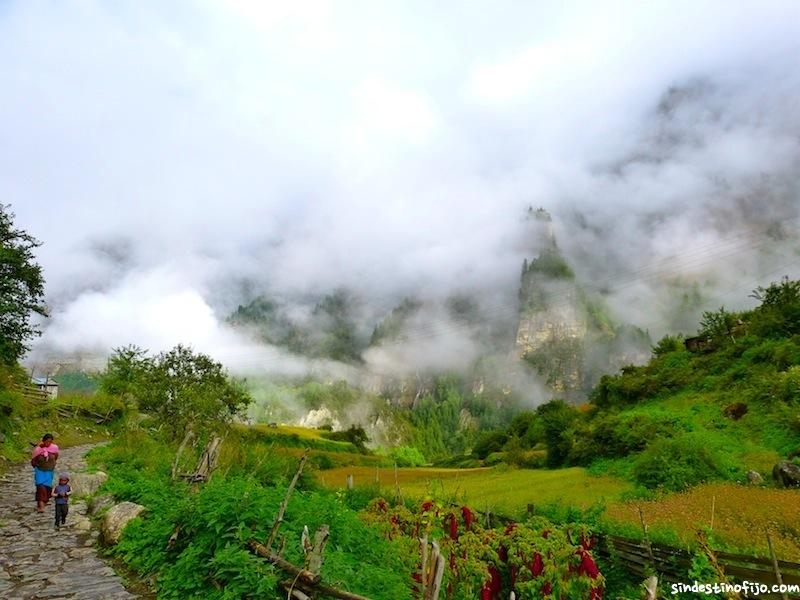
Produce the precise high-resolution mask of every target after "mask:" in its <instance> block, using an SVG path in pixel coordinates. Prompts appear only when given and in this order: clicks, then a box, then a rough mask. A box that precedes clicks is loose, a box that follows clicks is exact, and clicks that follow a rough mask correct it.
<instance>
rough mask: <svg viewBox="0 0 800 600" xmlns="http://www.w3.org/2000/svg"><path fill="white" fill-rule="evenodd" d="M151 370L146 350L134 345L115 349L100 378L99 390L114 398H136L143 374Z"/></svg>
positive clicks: (142, 381)
mask: <svg viewBox="0 0 800 600" xmlns="http://www.w3.org/2000/svg"><path fill="white" fill-rule="evenodd" d="M152 368H153V359H152V358H150V357H148V356H147V350H142V349H141V348H139V347H138V346H134V345H130V346H124V347H122V348H115V349H114V354H112V355H111V358H109V359H108V363H107V364H106V370H105V373H103V376H102V377H101V378H100V389H101V390H103V391H104V392H106V393H107V394H112V395H114V396H120V397H122V398H126V399H131V398H136V397H138V393H137V392H138V389H139V388H140V387H141V385H142V384H143V383H144V380H145V374H146V373H147V372H148V371H149V370H150V369H152Z"/></svg>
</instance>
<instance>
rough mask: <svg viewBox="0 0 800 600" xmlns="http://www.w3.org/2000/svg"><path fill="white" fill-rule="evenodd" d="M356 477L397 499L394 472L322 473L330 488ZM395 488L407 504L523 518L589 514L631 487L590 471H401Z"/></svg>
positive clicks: (354, 470)
mask: <svg viewBox="0 0 800 600" xmlns="http://www.w3.org/2000/svg"><path fill="white" fill-rule="evenodd" d="M348 475H353V480H354V484H355V485H356V486H369V485H375V482H376V479H377V480H378V483H379V485H380V487H381V488H386V493H387V494H388V495H392V494H394V485H395V472H394V469H375V468H370V467H345V468H339V469H330V470H327V471H321V472H320V473H319V475H318V478H319V480H320V483H322V484H323V485H325V486H327V487H334V488H341V487H344V486H345V481H346V478H347V476H348ZM397 483H398V484H399V486H400V491H401V493H402V494H403V495H404V496H405V497H408V498H423V497H426V496H436V497H440V498H444V499H453V500H455V501H457V502H463V503H465V504H468V505H470V506H472V507H474V508H475V509H477V510H484V509H486V507H487V506H488V508H489V509H490V510H491V511H493V512H496V513H497V514H501V515H504V516H508V517H519V516H521V515H522V514H523V513H525V512H526V511H527V506H528V504H533V505H534V506H535V505H537V504H538V505H540V506H543V505H551V504H555V503H558V504H560V505H563V506H574V507H578V508H584V509H585V508H589V507H591V506H593V505H596V504H599V503H607V502H613V501H617V500H620V499H621V498H622V496H623V494H625V493H626V492H630V491H632V490H633V485H632V484H630V483H628V482H626V481H623V480H621V479H617V478H614V477H604V476H598V477H595V476H592V475H590V474H589V473H588V472H587V471H586V469H583V468H580V467H572V468H569V469H558V470H553V471H549V470H538V469H533V470H532V469H513V468H508V467H492V468H481V469H435V468H421V469H398V470H397Z"/></svg>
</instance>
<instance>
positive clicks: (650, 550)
mask: <svg viewBox="0 0 800 600" xmlns="http://www.w3.org/2000/svg"><path fill="white" fill-rule="evenodd" d="M636 508H638V509H639V521H641V523H642V533H643V534H644V545H645V547H646V548H647V556H648V557H649V558H650V566H651V567H653V568H655V563H656V561H655V558H654V557H653V547H652V546H651V545H650V535H649V534H648V532H647V523H645V520H644V511H643V510H642V507H641V506H637V507H636Z"/></svg>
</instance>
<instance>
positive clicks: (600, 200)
mask: <svg viewBox="0 0 800 600" xmlns="http://www.w3.org/2000/svg"><path fill="white" fill-rule="evenodd" d="M799 10H800V9H799V8H798V5H797V4H796V3H794V2H789V1H785V2H779V1H772V2H743V3H737V4H736V6H735V7H733V6H731V5H730V4H729V3H721V2H709V3H702V5H698V4H697V3H688V2H677V3H676V2H669V3H667V2H654V3H641V4H635V3H634V4H625V3H616V2H603V3H595V2H591V3H589V2H572V3H561V4H559V5H558V6H555V5H543V4H541V3H538V4H537V3H529V4H528V5H520V4H519V3H515V2H510V1H508V2H500V3H497V4H495V5H493V7H492V10H491V11H487V10H486V8H485V6H480V5H478V4H475V5H473V4H469V3H465V4H463V6H460V8H459V10H458V11H453V10H452V9H451V8H448V7H447V6H445V5H436V6H432V5H430V4H429V3H427V4H426V3H422V2H419V3H415V2H411V3H408V2H398V3H380V4H375V5H369V6H365V5H364V4H363V3H349V2H343V3H338V2H337V3H329V2H312V3H303V4H302V5H301V6H297V7H295V6H291V7H287V6H286V5H285V4H281V3H276V2H268V3H261V2H249V1H242V0H237V1H230V2H210V1H208V2H202V3H198V4H193V5H165V4H163V3H156V2H137V3H133V4H128V5H125V4H113V5H110V4H108V3H102V2H91V1H90V2H84V3H80V4H79V5H75V6H67V5H53V4H51V3H46V2H38V1H30V2H27V1H26V2H22V1H17V2H7V3H5V4H4V5H3V7H2V8H0V85H2V89H3V90H4V93H3V94H2V95H0V135H2V138H3V139H4V140H7V141H8V142H9V143H6V144H3V145H0V198H1V199H2V201H4V202H11V203H12V205H13V209H14V210H15V212H16V213H17V219H18V224H19V225H20V226H22V227H24V228H25V229H27V230H29V231H30V232H31V233H33V234H34V235H36V236H37V237H39V238H41V239H42V240H43V241H44V242H45V244H44V246H43V247H42V248H41V249H40V252H39V259H40V261H41V263H42V264H43V265H44V267H45V274H46V277H47V282H48V288H47V289H48V302H49V303H50V304H51V306H52V307H53V309H54V310H53V313H54V316H53V318H52V319H51V320H50V322H49V323H48V324H47V331H46V333H45V336H44V338H43V339H42V340H41V343H40V347H41V351H42V352H45V351H46V349H48V348H58V349H59V351H61V352H69V351H70V349H75V350H78V349H81V348H84V347H86V346H87V345H91V346H92V348H93V350H92V351H100V350H102V349H103V348H105V349H106V351H107V349H108V348H110V347H112V346H118V345H122V344H125V343H129V342H137V341H140V343H142V344H144V345H147V346H150V347H151V349H153V350H160V349H164V347H166V346H168V345H170V344H173V343H175V341H184V342H187V343H193V344H195V345H196V346H198V347H202V348H209V349H210V350H209V351H211V352H212V353H219V354H222V353H223V352H222V350H221V348H224V347H235V346H238V347H240V348H241V349H240V350H235V351H234V350H231V351H230V352H229V353H228V356H230V357H233V356H234V355H237V356H239V357H241V356H246V357H250V356H254V355H255V356H259V355H258V352H259V351H258V350H257V348H254V347H253V346H251V345H250V344H251V342H249V341H247V340H242V339H241V338H240V337H237V334H234V333H232V332H230V331H228V330H227V328H226V327H225V326H224V325H222V324H221V320H222V318H223V317H224V316H225V315H226V314H227V312H228V311H230V310H231V309H232V308H235V306H236V305H237V304H238V303H239V302H241V301H243V300H244V299H246V298H248V297H251V296H252V295H253V294H256V293H261V292H264V293H269V294H271V295H276V296H278V297H280V298H282V299H285V300H286V301H288V302H290V303H296V304H297V305H298V306H308V305H309V304H313V297H314V296H316V295H319V294H321V293H325V292H329V291H331V290H333V289H336V288H338V287H340V286H344V287H347V288H349V289H352V290H354V291H355V292H356V293H357V295H358V296H359V297H361V298H362V299H363V301H364V302H365V303H366V305H367V306H368V307H370V310H369V311H365V314H367V313H369V314H370V315H372V316H371V317H370V318H374V317H375V315H378V314H380V313H381V311H384V310H388V309H389V308H391V306H393V305H394V304H396V303H397V302H399V300H400V299H401V298H403V297H405V296H413V295H416V296H422V297H432V298H434V299H439V300H441V299H442V298H445V297H447V296H448V295H451V294H454V293H465V292H466V293H469V294H470V295H472V296H473V297H475V298H476V299H478V301H479V302H480V303H482V304H484V305H485V306H487V307H489V308H491V307H493V309H491V310H488V309H487V313H486V314H489V315H495V316H496V317H497V318H501V319H505V318H508V315H509V314H511V313H513V310H514V302H515V294H516V285H517V281H518V276H519V267H520V264H521V262H522V259H523V258H524V257H526V256H527V257H530V254H531V252H532V251H533V248H535V241H534V240H532V239H530V236H531V230H530V229H528V228H527V226H526V225H525V223H524V222H523V220H522V218H521V217H522V215H523V214H524V210H525V209H526V208H527V206H528V205H530V204H532V205H534V206H539V205H542V206H545V207H547V208H548V209H549V210H550V211H551V212H552V213H553V214H554V216H555V218H556V229H557V234H558V239H559V243H560V245H561V247H562V248H563V249H564V252H565V253H566V254H567V256H568V258H569V259H570V260H571V261H572V262H573V264H574V265H575V268H576V270H577V271H578V273H579V274H580V275H581V277H582V278H583V279H584V281H586V282H587V285H588V287H590V288H592V289H595V290H596V291H598V293H602V294H604V295H605V296H606V298H607V300H608V302H609V303H610V305H611V306H612V309H613V310H614V311H615V312H616V315H617V316H618V317H619V318H620V319H625V320H633V321H634V322H635V323H636V324H639V325H642V326H647V327H650V328H651V330H652V331H654V332H662V331H666V330H669V329H670V328H673V327H676V326H680V327H685V326H688V325H687V323H688V324H691V320H692V318H693V317H692V315H689V316H686V315H683V316H682V317H681V319H677V318H676V317H675V315H676V311H677V310H678V304H680V302H679V301H673V298H680V297H681V296H682V294H683V293H684V292H685V290H686V289H689V288H691V287H692V286H694V285H697V286H699V287H700V289H701V291H702V294H701V295H702V304H703V306H705V307H706V308H713V307H714V304H715V303H716V304H719V303H720V302H722V301H724V302H725V304H726V305H727V304H729V303H735V302H737V301H738V300H737V299H739V298H744V297H746V295H747V292H748V291H749V289H750V288H752V287H755V285H758V284H762V283H765V282H766V281H768V280H769V279H775V278H777V277H779V276H780V275H782V274H784V272H785V273H788V274H797V273H798V270H797V265H796V263H795V262H793V261H795V260H796V258H797V257H796V253H795V251H794V250H793V246H792V241H793V240H796V238H794V237H793V236H794V235H795V234H794V232H795V231H796V225H797V223H796V222H794V221H793V219H796V218H797V217H798V214H797V213H798V211H797V208H798V205H800V202H799V201H798V188H797V186H798V184H797V183H796V177H795V173H796V172H797V167H798V162H799V161H800V148H798V139H800V137H798V133H800V132H798V125H797V124H798V123H800V118H799V117H800V114H798V112H799V111H800V109H798V105H797V102H796V98H797V97H798V93H800V76H798V74H797V70H796V65H795V60H794V59H795V57H796V56H797V55H798V50H800V42H798V40H800V35H798V34H799V33H800V31H798V25H797V24H798V23H800V18H798V17H800V14H798V11H799ZM776 223H777V224H782V227H783V232H784V237H782V238H780V239H779V237H772V238H766V237H765V232H766V231H768V230H770V228H774V227H775V226H776ZM182 305H185V306H184V308H183V309H181V308H180V307H181V306H182ZM701 309H702V306H699V307H697V308H696V309H695V310H701ZM437 323H438V321H437ZM432 326H433V325H431V324H430V323H429V324H426V325H420V327H428V328H430V327H432ZM429 350H430V354H431V355H433V354H442V355H446V354H447V352H445V351H444V350H442V351H441V352H439V350H440V349H438V348H437V347H436V346H435V345H433V344H432V345H431V348H430V349H429ZM265 352H268V353H273V352H277V351H275V350H274V349H266V350H265ZM422 355H424V353H423V354H422ZM270 357H272V358H270ZM270 357H264V360H265V361H266V362H269V361H273V364H278V363H283V362H285V361H284V359H286V361H289V362H286V365H287V366H286V368H287V369H294V368H296V367H297V365H296V363H291V361H292V360H295V359H293V358H291V357H285V356H282V355H280V353H279V356H278V357H274V356H273V355H272V354H271V355H270ZM231 360H233V358H231ZM259 360H260V359H259ZM253 362H258V361H257V360H255V359H254V360H253ZM289 363H291V364H289ZM297 368H300V369H304V368H307V365H304V364H301V365H300V366H299V367H297ZM337 368H338V367H337Z"/></svg>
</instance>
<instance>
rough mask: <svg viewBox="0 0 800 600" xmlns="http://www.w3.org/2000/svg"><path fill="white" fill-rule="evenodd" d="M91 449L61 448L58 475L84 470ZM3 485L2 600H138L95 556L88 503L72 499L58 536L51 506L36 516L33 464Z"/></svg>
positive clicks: (0, 517)
mask: <svg viewBox="0 0 800 600" xmlns="http://www.w3.org/2000/svg"><path fill="white" fill-rule="evenodd" d="M89 448H91V446H75V447H73V448H67V449H62V451H61V455H60V456H59V460H58V470H59V472H63V471H68V472H69V473H70V474H72V473H77V472H80V471H83V470H85V468H86V463H85V461H84V459H83V455H84V454H85V453H86V452H87V451H88V450H89ZM0 481H2V486H0V597H2V598H8V599H9V600H11V599H20V600H22V599H27V598H49V599H55V598H83V599H86V600H95V599H104V600H105V599H109V600H111V599H122V598H136V597H137V596H135V595H133V594H131V593H130V592H128V591H127V590H126V589H125V587H124V586H123V585H122V580H121V579H120V577H119V576H117V574H116V573H115V572H114V570H113V569H112V568H111V567H110V566H108V565H106V564H105V563H104V562H103V561H102V560H101V559H100V557H99V556H98V555H97V551H96V550H95V548H94V542H95V539H96V538H97V532H96V531H93V530H91V529H90V525H89V519H88V517H87V516H86V503H85V502H83V501H82V500H80V499H72V501H71V502H70V507H69V516H68V517H67V524H66V526H64V527H62V528H61V529H60V530H59V531H56V530H55V529H54V527H53V525H54V512H53V503H52V501H51V503H50V504H49V505H48V507H47V510H46V511H45V512H44V514H40V513H37V512H36V507H35V504H34V501H33V478H32V476H31V468H30V466H29V465H21V466H19V467H17V468H14V469H11V470H10V471H9V472H8V473H6V475H5V477H3V478H2V479H0Z"/></svg>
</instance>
